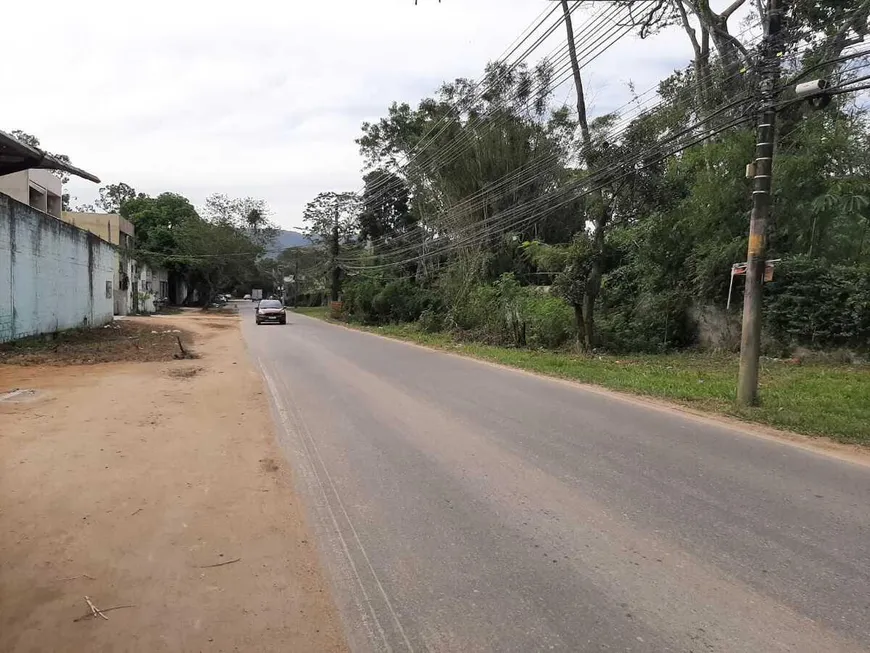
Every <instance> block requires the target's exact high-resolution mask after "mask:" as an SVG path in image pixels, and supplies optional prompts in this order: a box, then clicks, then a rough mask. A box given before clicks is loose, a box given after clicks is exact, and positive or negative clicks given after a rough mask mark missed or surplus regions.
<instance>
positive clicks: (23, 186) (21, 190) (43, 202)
mask: <svg viewBox="0 0 870 653" xmlns="http://www.w3.org/2000/svg"><path fill="white" fill-rule="evenodd" d="M0 193H3V194H5V195H8V196H9V197H11V198H12V199H14V200H16V201H18V202H21V203H22V204H26V205H27V206H30V207H32V208H34V209H36V210H37V211H42V212H43V213H48V214H49V215H53V216H54V217H55V218H59V217H60V216H61V209H62V207H63V199H62V198H63V185H62V184H61V181H60V178H59V177H57V176H55V175H54V174H52V172H51V171H50V170H41V169H39V168H31V169H28V170H20V171H18V172H13V173H12V174H8V175H2V176H0Z"/></svg>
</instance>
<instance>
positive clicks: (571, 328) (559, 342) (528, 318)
mask: <svg viewBox="0 0 870 653" xmlns="http://www.w3.org/2000/svg"><path fill="white" fill-rule="evenodd" d="M520 313H521V315H522V317H523V319H524V321H525V323H526V344H528V345H529V346H530V347H544V348H547V349H557V348H559V347H562V346H563V345H565V344H566V343H567V342H569V341H571V340H573V339H574V338H575V337H576V334H577V328H576V323H575V321H574V309H572V308H571V307H570V306H569V305H568V304H567V303H566V302H565V301H564V300H562V299H560V298H558V297H554V296H553V295H550V294H547V293H544V292H539V291H535V290H532V289H528V288H527V289H525V292H524V297H523V299H522V302H521V308H520Z"/></svg>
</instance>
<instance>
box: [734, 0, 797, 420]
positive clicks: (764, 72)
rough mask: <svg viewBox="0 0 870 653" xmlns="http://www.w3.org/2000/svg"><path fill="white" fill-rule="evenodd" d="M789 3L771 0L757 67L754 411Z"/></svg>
mask: <svg viewBox="0 0 870 653" xmlns="http://www.w3.org/2000/svg"><path fill="white" fill-rule="evenodd" d="M786 1H787V0H767V15H766V20H765V25H764V41H763V42H762V46H761V53H760V54H761V56H760V61H759V64H758V73H759V77H760V93H759V100H760V110H761V111H760V120H759V123H758V135H757V136H758V137H757V140H756V144H755V177H754V183H753V190H752V215H751V218H750V223H749V248H748V254H747V257H746V287H745V290H744V294H743V329H742V332H741V337H740V371H739V373H738V377H737V403H738V404H739V405H740V406H751V405H753V404H756V403H757V402H758V359H759V356H760V353H761V286H762V283H763V282H764V267H765V257H766V254H767V242H766V240H767V220H768V218H769V216H770V205H771V188H772V175H773V150H774V140H775V138H776V106H775V104H774V101H775V96H774V88H775V87H776V84H777V82H778V81H779V75H780V58H779V45H780V42H779V34H780V32H781V30H782V11H783V10H782V4H784V2H786Z"/></svg>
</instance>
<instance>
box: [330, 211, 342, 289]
mask: <svg viewBox="0 0 870 653" xmlns="http://www.w3.org/2000/svg"><path fill="white" fill-rule="evenodd" d="M335 216H336V217H335V226H333V228H332V239H331V242H330V247H329V255H330V258H331V259H332V261H331V262H332V270H331V273H332V282H331V284H330V291H329V298H330V300H332V301H334V302H337V301H338V296H339V293H340V292H341V270H340V269H339V267H338V251H339V246H338V212H337V211H336V214H335Z"/></svg>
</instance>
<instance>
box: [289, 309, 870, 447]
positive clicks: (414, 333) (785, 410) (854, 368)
mask: <svg viewBox="0 0 870 653" xmlns="http://www.w3.org/2000/svg"><path fill="white" fill-rule="evenodd" d="M297 312H299V313H302V314H304V315H309V316H311V317H316V318H319V319H322V320H327V321H332V320H330V319H329V317H328V315H327V309H326V308H325V307H315V308H301V309H297ZM339 324H343V325H346V326H350V327H352V328H355V329H359V330H363V331H370V332H372V333H378V334H380V335H384V336H389V337H392V338H398V339H401V340H408V341H411V342H415V343H418V344H422V345H426V346H428V347H434V348H438V349H444V350H447V351H451V352H455V353H458V354H462V355H465V356H471V357H474V358H479V359H481V360H486V361H491V362H494V363H500V364H502V365H509V366H511V367H516V368H519V369H523V370H528V371H531V372H536V373H539V374H546V375H549V376H554V377H559V378H564V379H569V380H572V381H579V382H582V383H590V384H594V385H600V386H602V387H605V388H610V389H612V390H620V391H623V392H629V393H633V394H638V395H644V396H649V397H655V398H660V399H666V400H668V401H672V402H676V403H679V404H682V405H684V406H687V407H690V408H693V409H696V410H700V411H705V412H710V413H719V414H723V415H728V416H731V417H736V418H738V419H742V420H745V421H749V422H758V423H761V424H767V425H769V426H773V427H776V428H780V429H785V430H789V431H794V432H797V433H803V434H805V435H812V436H825V437H829V438H831V439H833V440H836V441H838V442H843V443H850V444H860V445H865V446H868V445H870V366H868V365H846V364H843V365H838V364H830V363H804V364H803V365H795V364H793V363H791V362H787V361H779V360H771V359H763V360H762V369H761V378H760V386H761V387H760V394H761V398H762V404H761V405H760V406H758V407H754V408H750V409H741V408H738V407H737V406H736V404H735V402H734V391H735V386H736V382H737V357H736V356H734V355H725V354H700V353H680V354H666V355H627V356H613V355H593V356H582V355H577V354H572V353H569V352H555V351H545V350H531V349H512V348H508V347H494V346H491V345H484V344H480V343H476V342H462V341H459V340H457V339H456V338H454V337H452V336H451V335H449V334H445V333H434V334H432V333H424V332H422V331H420V329H419V328H418V327H417V325H415V324H403V325H388V326H383V327H366V326H361V325H358V324H348V323H345V322H339Z"/></svg>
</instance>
